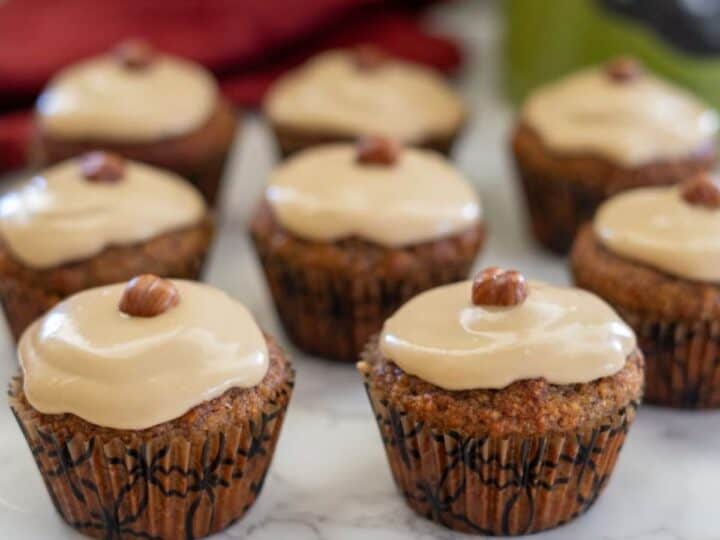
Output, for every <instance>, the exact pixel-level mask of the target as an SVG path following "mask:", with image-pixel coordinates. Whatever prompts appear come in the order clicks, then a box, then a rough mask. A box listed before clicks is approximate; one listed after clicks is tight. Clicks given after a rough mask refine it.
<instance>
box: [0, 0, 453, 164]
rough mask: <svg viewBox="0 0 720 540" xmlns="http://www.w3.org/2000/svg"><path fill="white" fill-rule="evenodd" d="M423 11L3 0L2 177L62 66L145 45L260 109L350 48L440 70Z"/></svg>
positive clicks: (201, 0) (363, 5) (448, 62)
mask: <svg viewBox="0 0 720 540" xmlns="http://www.w3.org/2000/svg"><path fill="white" fill-rule="evenodd" d="M428 3H429V2H418V1H415V2H412V1H400V0H392V1H384V2H383V1H379V0H113V1H103V0H62V1H58V0H4V1H3V0H0V172H3V171H5V170H9V169H13V168H18V167H21V166H23V165H24V163H25V151H26V148H27V141H28V138H29V136H30V133H31V124H30V108H31V107H32V104H33V102H34V100H35V97H36V96H37V94H38V92H39V91H40V90H41V89H42V88H43V86H44V85H45V83H46V82H47V80H48V79H49V78H50V76H51V75H52V74H53V73H55V72H56V71H57V70H58V69H60V68H61V67H63V66H65V65H67V64H68V63H71V62H74V61H77V60H79V59H81V58H84V57H87V56H91V55H93V54H97V53H99V52H102V51H104V50H107V49H108V48H110V47H111V46H113V45H114V44H115V43H117V42H118V41H120V40H122V39H124V38H126V37H144V38H147V39H148V40H149V41H150V42H151V43H152V44H153V45H155V46H156V47H158V48H159V49H161V50H164V51H167V52H171V53H175V54H178V55H181V56H185V57H188V58H192V59H194V60H196V61H198V62H201V63H203V64H205V65H206V66H208V67H209V68H210V69H212V70H213V72H215V74H216V75H217V76H218V78H219V80H220V84H221V87H222V90H223V92H224V93H225V94H226V95H227V96H228V97H229V98H230V99H231V100H232V101H234V102H235V103H237V104H239V105H248V106H252V105H257V104H258V103H259V102H260V100H261V98H262V95H263V93H264V92H265V90H266V89H267V87H268V86H269V84H270V83H271V82H272V81H273V80H274V79H275V78H276V77H277V76H278V75H279V74H281V73H282V72H283V71H284V70H286V69H288V68H289V67H292V66H294V65H296V64H298V63H299V62H301V61H302V60H304V59H305V58H307V57H308V56H311V55H312V54H314V53H315V52H317V51H319V50H322V49H325V48H330V47H339V46H348V45H352V44H356V43H376V44H378V45H379V46H380V47H382V48H383V49H386V50H387V51H389V52H391V53H393V54H396V55H397V56H401V57H404V58H408V59H411V60H415V61H418V62H423V63H426V64H429V65H432V66H434V67H436V68H438V69H440V70H442V71H445V72H451V71H454V70H455V69H457V67H458V66H459V64H460V60H461V53H460V50H459V47H458V45H457V43H456V42H455V41H453V40H452V39H450V38H448V37H444V36H439V35H437V34H431V33H429V32H428V30H427V29H426V28H424V27H423V25H422V23H421V16H422V7H424V6H425V5H427V4H428Z"/></svg>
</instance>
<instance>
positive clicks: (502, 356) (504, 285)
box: [380, 268, 635, 390]
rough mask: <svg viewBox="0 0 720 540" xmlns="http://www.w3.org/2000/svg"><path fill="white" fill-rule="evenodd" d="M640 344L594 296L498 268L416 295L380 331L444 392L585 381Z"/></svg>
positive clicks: (391, 352) (411, 368) (609, 370)
mask: <svg viewBox="0 0 720 540" xmlns="http://www.w3.org/2000/svg"><path fill="white" fill-rule="evenodd" d="M634 350H635V336H634V334H633V332H632V330H631V329H630V328H629V327H628V326H627V325H626V324H625V323H623V322H622V320H621V319H620V318H619V317H618V315H617V314H616V313H615V312H614V311H613V310H612V308H610V306H608V305H607V304H606V303H605V302H603V301H602V300H600V299H599V298H598V297H596V296H595V295H593V294H591V293H589V292H586V291H583V290H580V289H573V288H560V287H553V286H551V285H547V284H545V283H541V282H536V281H530V282H526V281H525V278H524V277H523V276H522V275H521V274H519V273H517V272H513V271H504V270H500V269H498V268H488V269H486V270H485V271H483V272H482V273H480V274H479V275H478V276H477V277H476V278H475V280H474V281H466V282H461V283H456V284H452V285H446V286H443V287H438V288H436V289H432V290H430V291H427V292H424V293H422V294H420V295H418V296H416V297H415V298H413V299H412V300H410V301H409V302H408V303H406V304H405V305H404V306H403V307H401V308H400V309H399V310H398V311H397V312H396V313H395V314H394V315H393V316H392V317H391V318H390V319H388V320H387V321H386V323H385V325H384V327H383V331H382V334H381V336H380V351H381V352H382V354H383V355H384V356H385V357H386V358H388V359H390V360H392V361H393V362H394V363H395V364H397V365H398V366H399V367H400V368H401V369H402V370H403V371H404V372H406V373H408V374H410V375H415V376H417V377H419V378H420V379H422V380H424V381H426V382H429V383H431V384H434V385H435V386H438V387H440V388H444V389H446V390H470V389H498V388H504V387H506V386H508V385H510V384H512V383H513V382H516V381H520V380H523V379H536V378H544V379H545V380H547V381H548V382H549V383H551V384H577V383H586V382H590V381H593V380H596V379H600V378H602V377H606V376H609V375H613V374H614V373H617V372H619V371H620V370H621V369H623V367H624V366H625V362H626V360H627V358H628V356H629V355H630V354H631V353H632V352H633V351H634Z"/></svg>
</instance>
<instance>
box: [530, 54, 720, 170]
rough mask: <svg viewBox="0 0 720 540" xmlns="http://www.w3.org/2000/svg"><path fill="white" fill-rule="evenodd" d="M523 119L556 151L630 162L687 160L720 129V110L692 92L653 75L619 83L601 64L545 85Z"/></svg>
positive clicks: (534, 98)
mask: <svg viewBox="0 0 720 540" xmlns="http://www.w3.org/2000/svg"><path fill="white" fill-rule="evenodd" d="M522 120H523V121H524V122H525V123H526V124H527V125H528V126H530V127H531V128H532V129H534V130H535V131H536V132H537V133H538V135H539V136H540V137H541V139H542V140H543V143H544V144H545V145H547V147H548V148H550V149H551V150H555V151H557V152H568V153H581V152H587V153H592V154H597V155H599V156H602V157H605V158H608V159H610V160H612V161H614V162H617V163H620V164H622V165H626V166H639V165H643V164H646V163H649V162H652V161H655V160H665V159H675V158H687V157H688V156H690V155H692V154H693V153H695V152H697V151H698V150H699V149H701V148H702V147H703V146H705V145H709V144H712V141H713V139H714V137H715V135H716V133H717V130H718V118H717V115H716V114H715V112H714V111H713V110H711V109H710V108H708V106H707V105H705V104H703V103H701V102H699V101H698V100H697V99H696V98H695V97H694V96H693V95H691V94H690V93H689V92H687V91H685V90H683V89H681V88H678V87H675V86H672V85H670V84H668V83H666V82H663V81H661V80H659V79H657V78H656V77H653V76H652V75H649V74H643V75H639V76H638V77H636V78H634V79H633V80H630V81H625V82H617V81H614V80H613V79H612V78H611V77H610V76H609V75H608V74H607V73H605V71H604V70H603V69H600V68H594V69H587V70H583V71H580V72H579V73H575V74H573V75H570V76H568V77H565V78H563V79H561V80H560V81H557V82H555V83H552V84H549V85H547V86H545V87H542V88H540V89H539V90H537V91H536V92H535V93H533V94H532V95H531V96H530V97H529V98H528V100H527V102H526V103H525V105H524V106H523V109H522Z"/></svg>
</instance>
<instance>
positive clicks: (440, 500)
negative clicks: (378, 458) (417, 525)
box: [366, 381, 637, 536]
mask: <svg viewBox="0 0 720 540" xmlns="http://www.w3.org/2000/svg"><path fill="white" fill-rule="evenodd" d="M366 389H367V392H368V396H369V398H370V403H371V406H372V408H373V411H374V412H375V417H376V420H377V422H378V426H379V428H380V435H381V437H382V440H383V443H384V445H385V451H386V454H387V457H388V461H389V464H390V469H391V471H392V474H393V476H394V478H395V483H396V485H397V486H398V488H399V490H400V491H401V492H402V494H403V495H404V497H405V499H406V501H407V503H408V505H409V506H410V507H411V508H412V509H413V510H415V511H416V512H417V513H418V514H420V515H422V516H424V517H425V518H427V519H430V520H432V521H435V522H437V523H439V524H441V525H444V526H445V527H448V528H450V529H454V530H458V531H462V532H467V533H474V534H482V535H493V536H494V535H498V536H514V535H523V534H530V533H535V532H539V531H543V530H546V529H550V528H553V527H557V526H559V525H562V524H564V523H567V522H568V521H570V520H572V519H574V518H576V517H577V516H579V515H580V514H582V513H584V512H585V511H586V510H588V509H589V508H590V507H591V506H592V505H593V503H594V502H595V501H596V500H597V498H598V496H599V495H600V493H601V492H602V490H603V489H604V487H605V485H606V484H607V482H608V479H609V477H610V475H611V473H612V471H613V468H614V466H615V462H616V460H617V458H618V455H619V453H620V449H621V448H622V445H623V442H624V441H625V436H626V434H627V431H628V428H629V426H630V424H631V423H632V421H633V419H634V417H635V410H636V408H637V403H631V404H630V405H628V406H627V407H624V408H623V409H621V410H619V411H617V413H616V414H614V415H612V416H610V417H608V418H606V419H605V421H604V422H602V423H601V425H599V426H597V427H595V428H590V429H587V430H583V431H578V432H570V433H556V434H552V435H549V436H546V437H522V436H507V437H502V438H494V437H479V438H476V437H467V436H464V435H462V434H460V433H458V432H456V431H449V432H441V431H437V430H435V429H432V428H430V427H429V426H428V425H426V424H425V423H423V422H422V421H419V420H417V419H416V418H414V417H413V416H412V415H411V414H410V413H407V412H405V411H402V410H399V409H397V408H395V407H394V406H393V405H392V404H391V403H389V401H388V399H387V397H386V396H384V395H382V393H381V392H380V391H379V390H376V389H374V388H373V386H372V384H371V383H370V382H369V381H366Z"/></svg>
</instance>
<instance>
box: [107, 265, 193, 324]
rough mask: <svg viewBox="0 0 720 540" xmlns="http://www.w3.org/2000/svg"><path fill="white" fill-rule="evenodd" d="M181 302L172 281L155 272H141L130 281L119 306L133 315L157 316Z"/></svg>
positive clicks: (121, 309)
mask: <svg viewBox="0 0 720 540" xmlns="http://www.w3.org/2000/svg"><path fill="white" fill-rule="evenodd" d="M179 303H180V293H178V290H177V288H176V287H175V285H174V284H173V282H172V281H170V280H168V279H163V278H160V277H158V276H156V275H153V274H141V275H139V276H136V277H134V278H132V279H131V280H130V281H128V283H127V285H126V286H125V290H124V291H123V294H122V297H121V298H120V304H119V306H118V308H119V309H120V311H122V312H123V313H125V314H126V315H130V316H131V317H156V316H158V315H161V314H163V313H165V312H166V311H168V310H169V309H172V308H174V307H175V306H177V305H178V304H179Z"/></svg>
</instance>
